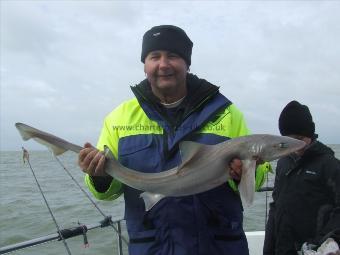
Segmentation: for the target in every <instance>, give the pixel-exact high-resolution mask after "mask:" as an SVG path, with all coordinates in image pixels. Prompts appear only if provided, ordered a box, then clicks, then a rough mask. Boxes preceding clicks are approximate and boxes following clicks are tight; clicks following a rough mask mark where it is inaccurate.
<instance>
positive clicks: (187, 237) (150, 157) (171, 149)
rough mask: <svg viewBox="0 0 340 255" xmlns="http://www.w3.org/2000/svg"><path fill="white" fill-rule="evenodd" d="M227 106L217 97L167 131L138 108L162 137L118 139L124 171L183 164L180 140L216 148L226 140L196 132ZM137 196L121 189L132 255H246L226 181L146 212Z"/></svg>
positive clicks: (238, 209)
mask: <svg viewBox="0 0 340 255" xmlns="http://www.w3.org/2000/svg"><path fill="white" fill-rule="evenodd" d="M230 104H231V103H230V101H229V100H227V99H226V98H225V97H223V96H222V95H220V94H218V95H216V96H215V97H214V98H213V99H212V100H210V101H209V103H207V104H206V105H205V107H203V108H202V109H200V111H197V112H193V113H192V114H191V115H190V116H188V118H186V119H185V120H184V121H183V123H182V124H181V125H180V126H179V127H177V128H176V130H173V129H170V128H169V126H167V124H166V121H165V120H164V119H162V116H161V115H160V114H158V113H157V112H155V111H153V109H152V108H151V107H149V106H148V105H143V104H142V108H143V110H144V111H145V113H146V114H147V116H148V117H149V118H150V119H153V120H156V121H157V122H158V123H159V125H160V126H162V127H163V128H164V130H165V133H164V134H162V135H160V134H143V135H132V136H126V137H123V138H121V139H120V140H119V146H118V148H119V150H118V159H119V161H120V162H121V163H122V164H123V165H124V166H126V167H129V168H131V169H138V170H139V171H143V172H146V173H155V172H160V171H165V170H168V169H170V168H173V167H175V166H177V165H178V164H180V162H181V158H180V153H179V149H178V143H179V142H180V141H183V140H191V141H197V142H200V143H205V144H217V143H220V142H222V141H225V140H227V139H229V138H228V137H223V136H219V135H215V134H211V133H209V134H208V133H198V132H196V131H198V130H199V128H200V127H202V126H203V125H204V124H205V123H206V122H207V121H209V120H211V119H212V118H213V117H214V116H215V115H216V113H218V112H219V111H221V110H223V109H225V108H227V107H228V106H229V105H230ZM165 139H166V140H165ZM140 194H141V191H138V190H135V189H133V188H130V187H127V186H125V187H124V198H125V218H126V221H127V228H128V232H129V236H130V245H129V252H130V254H132V255H137V254H138V255H144V254H145V255H153V254H157V255H171V254H173V255H182V254H183V255H189V254H190V255H192V254H197V255H201V254H202V255H203V254H221V255H223V254H228V255H234V254H235V255H236V254H237V255H246V254H248V246H247V241H246V238H245V234H244V231H243V228H242V224H243V215H242V213H243V208H242V204H241V200H240V197H239V195H238V194H237V193H235V192H234V191H233V190H232V189H231V188H230V186H229V185H228V184H227V182H226V183H225V184H223V185H221V186H219V187H217V188H215V189H213V190H210V191H207V192H203V193H200V194H196V195H192V196H186V197H176V198H173V197H168V198H164V199H163V200H161V201H160V202H159V203H158V204H156V205H155V206H154V207H153V208H152V209H151V210H150V211H149V212H145V207H144V202H143V200H142V199H141V198H140V197H139V195H140Z"/></svg>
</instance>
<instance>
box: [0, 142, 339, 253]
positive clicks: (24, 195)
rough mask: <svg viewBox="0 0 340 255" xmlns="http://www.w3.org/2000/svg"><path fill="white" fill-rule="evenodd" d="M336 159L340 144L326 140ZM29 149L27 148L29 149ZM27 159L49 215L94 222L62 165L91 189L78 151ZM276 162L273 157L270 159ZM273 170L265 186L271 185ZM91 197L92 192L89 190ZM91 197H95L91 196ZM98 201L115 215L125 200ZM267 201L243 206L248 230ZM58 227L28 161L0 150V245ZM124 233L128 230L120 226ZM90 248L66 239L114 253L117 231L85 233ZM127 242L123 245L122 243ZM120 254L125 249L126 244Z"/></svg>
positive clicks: (68, 223) (265, 196) (76, 249)
mask: <svg viewBox="0 0 340 255" xmlns="http://www.w3.org/2000/svg"><path fill="white" fill-rule="evenodd" d="M330 147H331V148H332V149H333V150H334V151H335V153H336V157H337V158H340V145H330ZM27 149H28V150H29V148H27ZM29 155H30V164H31V167H32V169H33V171H34V174H35V175H36V178H37V180H38V182H39V184H40V186H41V189H42V190H43V192H44V195H45V197H46V199H47V201H48V204H49V206H50V208H51V210H52V212H53V215H54V217H55V219H56V221H57V223H58V225H59V227H60V228H61V229H63V228H70V227H76V226H78V224H85V225H93V224H97V223H99V222H100V221H101V220H103V216H102V215H101V213H99V212H98V210H97V209H96V208H95V206H94V205H93V204H92V203H91V202H90V201H89V199H88V198H87V197H86V196H85V195H84V194H83V192H82V191H81V190H80V189H79V187H78V186H77V185H76V184H75V183H74V181H73V180H72V178H71V177H70V176H69V175H68V174H67V172H66V171H65V169H64V168H66V169H67V170H68V171H69V172H70V174H71V175H72V176H73V177H74V179H75V180H76V181H77V182H78V183H79V184H80V185H81V187H82V188H83V189H84V190H85V191H86V192H87V193H88V194H89V191H88V190H87V188H86V186H85V184H84V174H83V172H82V171H81V170H80V169H79V167H78V166H77V154H75V153H72V152H67V153H65V154H63V155H61V156H59V157H58V159H59V161H60V162H61V164H60V163H59V161H58V160H56V159H55V157H54V156H53V155H52V154H51V153H50V152H48V151H29ZM273 166H274V167H275V162H274V163H273ZM273 179H274V174H270V175H269V180H268V182H267V183H265V184H264V186H267V185H268V186H272V185H273ZM91 197H92V195H91ZM92 198H93V197H92ZM93 200H94V201H95V202H96V204H97V206H98V207H99V208H100V209H101V210H102V211H103V212H104V213H105V214H106V215H111V216H112V219H113V220H119V219H122V218H123V215H124V201H123V199H122V198H119V199H117V200H115V201H98V200H95V199H94V198H93ZM270 201H271V192H261V193H256V195H255V202H254V204H253V205H252V206H251V207H249V208H245V212H244V228H245V230H246V231H259V230H264V226H265V218H266V204H267V203H269V202H270ZM56 232H57V229H56V226H55V224H54V222H53V220H52V217H51V215H50V213H49V211H48V209H47V206H46V205H45V203H44V200H43V197H42V195H41V193H40V191H39V188H38V186H37V184H36V182H35V179H34V177H33V174H32V171H31V169H30V167H29V165H28V164H27V163H26V164H24V163H23V159H22V152H21V151H11V152H9V151H1V152H0V247H3V246H7V245H11V244H15V243H18V242H23V241H27V240H30V239H34V238H38V237H43V236H46V235H50V234H55V233H56ZM123 235H124V236H126V235H127V234H126V231H125V229H124V226H123ZM87 239H88V241H89V247H87V248H86V247H84V241H83V236H78V237H74V238H70V239H68V240H67V244H68V246H69V248H70V250H71V253H72V254H76V255H83V254H84V255H85V254H107V255H112V254H118V253H117V240H116V233H115V232H114V230H113V229H112V228H111V227H105V228H97V229H94V230H90V231H88V232H87ZM124 246H125V245H124ZM124 250H125V252H124V254H127V251H126V246H125V247H124ZM11 254H27V255H37V254H42V255H43V254H44V255H45V254H46V255H54V254H58V255H59V254H68V253H67V251H66V249H65V247H64V245H63V243H62V242H61V241H52V242H49V243H46V244H42V245H38V246H34V247H31V248H25V249H23V250H20V251H15V252H13V253H11Z"/></svg>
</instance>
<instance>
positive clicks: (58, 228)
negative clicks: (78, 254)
mask: <svg viewBox="0 0 340 255" xmlns="http://www.w3.org/2000/svg"><path fill="white" fill-rule="evenodd" d="M22 149H23V153H24V156H23V157H24V158H23V159H24V160H25V159H26V160H27V164H28V165H29V167H30V169H31V172H32V174H33V177H34V179H35V182H36V184H37V186H38V188H39V191H40V194H41V195H42V197H43V199H44V201H45V204H46V206H47V209H48V211H49V213H50V215H51V217H52V220H53V222H54V225H55V226H56V228H57V231H58V233H59V235H60V238H61V240H62V241H63V244H64V246H65V249H66V251H67V253H68V254H69V255H72V254H71V251H70V248H69V247H68V245H67V243H66V241H65V239H64V237H63V235H62V234H61V230H60V227H59V225H58V222H57V220H56V218H55V217H54V215H53V212H52V210H51V208H50V206H49V204H48V202H47V199H46V197H45V195H44V192H43V190H42V188H41V186H40V183H39V181H38V179H37V177H36V175H35V172H34V170H33V168H32V166H31V163H30V160H29V154H28V152H27V150H26V149H25V148H24V147H22Z"/></svg>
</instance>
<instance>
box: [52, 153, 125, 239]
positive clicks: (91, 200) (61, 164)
mask: <svg viewBox="0 0 340 255" xmlns="http://www.w3.org/2000/svg"><path fill="white" fill-rule="evenodd" d="M52 154H53V153H52ZM53 155H54V154H53ZM54 158H55V159H56V160H57V162H58V163H59V164H60V166H61V167H62V168H63V169H64V170H65V172H66V173H67V174H68V175H69V176H70V177H71V179H72V180H73V181H74V183H75V184H76V185H77V186H78V188H79V189H80V190H81V191H82V192H83V193H84V194H85V196H86V197H87V198H88V199H89V200H90V202H91V203H92V204H93V205H94V207H95V208H96V209H97V210H98V212H99V213H100V214H101V215H102V216H104V218H108V216H107V215H106V214H105V213H104V212H103V211H102V210H101V209H100V208H99V207H98V205H97V204H96V202H95V201H94V200H93V199H92V198H91V197H90V195H89V194H88V193H87V192H86V191H85V190H84V189H83V188H82V187H81V186H80V184H79V183H78V182H77V180H76V179H75V178H74V177H73V175H72V174H71V173H70V171H69V170H68V169H67V168H66V167H65V166H64V164H63V163H62V162H61V161H60V159H59V158H58V157H57V156H55V155H54ZM109 225H110V226H111V227H112V228H113V229H114V230H115V231H116V233H117V234H118V236H119V237H120V238H121V239H122V240H123V241H124V243H125V244H126V245H128V244H129V242H128V241H127V240H126V238H125V237H124V236H122V234H121V233H120V231H119V230H118V229H117V228H116V226H115V225H114V223H113V222H112V221H111V222H110V223H109Z"/></svg>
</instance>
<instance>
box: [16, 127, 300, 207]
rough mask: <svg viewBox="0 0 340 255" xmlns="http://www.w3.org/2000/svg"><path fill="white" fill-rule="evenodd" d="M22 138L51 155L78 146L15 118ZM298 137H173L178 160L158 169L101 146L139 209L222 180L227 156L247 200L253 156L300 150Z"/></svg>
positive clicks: (275, 155)
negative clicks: (210, 140) (132, 163)
mask: <svg viewBox="0 0 340 255" xmlns="http://www.w3.org/2000/svg"><path fill="white" fill-rule="evenodd" d="M15 126H16V128H17V129H18V131H19V133H20V135H21V137H22V138H23V140H25V141H26V140H28V139H31V138H32V139H34V140H36V141H37V142H38V143H40V144H43V145H45V146H47V147H48V148H49V149H50V150H51V151H52V153H53V154H54V155H56V156H58V155H60V154H62V153H64V152H66V151H73V152H75V153H79V152H80V151H81V150H82V149H83V147H81V146H79V145H75V144H73V143H70V142H68V141H66V140H64V139H62V138H59V137H57V136H55V135H52V134H50V133H47V132H44V131H41V130H39V129H36V128H34V127H31V126H29V125H26V124H24V123H19V122H18V123H16V124H15ZM305 145H306V144H305V143H304V142H303V141H300V140H297V139H294V138H291V137H287V136H277V135H271V134H252V135H246V136H240V137H236V138H233V139H229V140H227V141H224V142H221V143H218V144H215V145H207V144H201V143H197V142H193V141H182V142H180V143H179V150H180V155H181V162H180V164H179V165H178V166H176V167H174V168H172V169H169V170H165V171H162V172H159V173H145V172H143V171H142V169H130V168H127V167H125V166H124V165H122V164H121V163H120V162H119V160H117V159H116V158H115V157H114V155H113V154H112V153H111V151H110V149H109V148H108V147H105V149H104V155H105V158H106V159H105V165H104V168H105V172H106V173H107V174H109V175H110V176H112V177H113V178H115V179H117V180H118V181H120V182H122V183H124V184H125V185H128V186H130V187H132V188H134V189H137V190H141V191H143V192H142V193H141V195H140V196H141V198H142V199H143V200H144V204H145V210H146V211H148V210H151V209H152V207H153V206H154V205H155V204H157V203H158V202H159V201H160V200H161V199H163V198H164V197H181V196H188V195H195V194H199V193H202V192H205V191H208V190H211V189H213V188H215V187H217V186H219V185H222V184H224V183H226V181H227V180H228V179H230V178H231V177H230V168H229V167H228V165H229V162H230V161H231V160H232V159H234V158H239V159H240V160H241V161H242V176H241V180H240V183H239V185H238V190H239V193H240V197H241V200H242V203H243V205H245V206H250V205H251V204H252V203H253V200H254V193H255V169H256V166H257V161H259V160H261V161H265V162H270V161H273V160H276V159H279V158H281V157H283V156H286V155H288V154H291V153H293V152H295V151H298V150H301V149H302V148H304V146H305Z"/></svg>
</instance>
